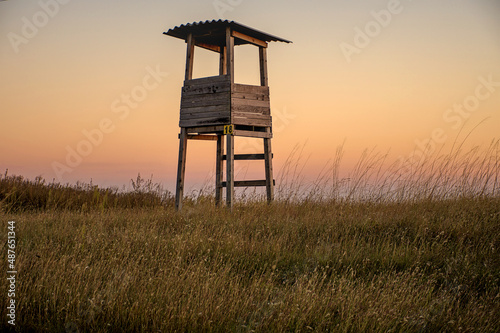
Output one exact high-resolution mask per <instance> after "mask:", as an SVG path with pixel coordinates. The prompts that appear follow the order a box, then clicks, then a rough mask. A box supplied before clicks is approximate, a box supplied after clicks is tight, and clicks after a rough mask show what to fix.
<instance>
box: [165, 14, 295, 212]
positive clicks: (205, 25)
mask: <svg viewBox="0 0 500 333" xmlns="http://www.w3.org/2000/svg"><path fill="white" fill-rule="evenodd" d="M164 34H166V35H169V36H173V37H176V38H180V39H183V40H185V41H186V43H187V55H186V76H185V80H184V86H183V88H182V97H181V108H180V122H179V126H180V128H181V130H180V135H179V139H180V142H179V163H178V170H177V186H176V193H175V205H176V209H177V210H180V209H181V207H182V198H183V192H184V175H185V169H186V149H187V141H188V140H189V139H191V140H213V141H217V162H216V184H215V189H216V193H215V200H216V204H217V205H218V204H220V202H221V199H222V189H223V188H224V187H226V191H227V192H226V202H227V206H228V207H229V208H232V206H233V201H234V200H233V199H234V187H248V186H266V192H267V200H268V201H272V200H273V197H274V180H273V167H272V150H271V138H272V118H271V107H270V103H269V86H268V75H267V53H266V51H267V45H268V42H272V41H280V42H285V43H290V41H288V40H285V39H282V38H279V37H276V36H273V35H270V34H267V33H264V32H261V31H258V30H255V29H252V28H249V27H247V26H244V25H242V24H239V23H236V22H234V21H227V20H226V21H222V20H218V21H215V20H214V21H205V22H197V23H196V22H195V23H192V24H186V25H181V26H178V27H175V28H173V29H170V30H169V31H168V32H164ZM244 44H251V45H255V46H257V47H259V60H260V86H254V85H244V84H236V83H234V46H235V45H244ZM195 46H198V47H201V48H204V49H207V50H211V51H214V52H217V53H219V54H220V63H219V75H218V76H212V77H206V78H199V79H193V63H194V62H193V60H194V50H195ZM235 136H243V137H251V138H260V139H263V143H264V154H239V155H235V154H234V137H235ZM224 137H225V138H226V145H227V146H226V154H224ZM224 160H225V161H226V181H223V173H224V170H223V161H224ZM235 160H265V173H266V179H265V180H251V181H248V180H247V181H234V161H235Z"/></svg>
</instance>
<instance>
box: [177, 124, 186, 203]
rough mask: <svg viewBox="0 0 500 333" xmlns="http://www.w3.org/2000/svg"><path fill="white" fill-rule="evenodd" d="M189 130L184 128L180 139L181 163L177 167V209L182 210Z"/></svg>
mask: <svg viewBox="0 0 500 333" xmlns="http://www.w3.org/2000/svg"><path fill="white" fill-rule="evenodd" d="M186 154H187V130H186V129H185V128H184V127H182V128H181V135H180V138H179V162H178V165H177V185H176V189H175V209H176V210H177V211H179V210H181V209H182V198H183V196H184V175H185V174H186Z"/></svg>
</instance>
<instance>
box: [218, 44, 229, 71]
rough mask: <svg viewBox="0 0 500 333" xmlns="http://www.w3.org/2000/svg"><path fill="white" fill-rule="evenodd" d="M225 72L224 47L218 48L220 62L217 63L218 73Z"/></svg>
mask: <svg viewBox="0 0 500 333" xmlns="http://www.w3.org/2000/svg"><path fill="white" fill-rule="evenodd" d="M226 74H227V65H226V47H225V46H224V47H221V48H220V64H219V75H226Z"/></svg>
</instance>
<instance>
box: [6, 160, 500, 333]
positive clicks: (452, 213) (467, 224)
mask: <svg viewBox="0 0 500 333" xmlns="http://www.w3.org/2000/svg"><path fill="white" fill-rule="evenodd" d="M487 156H488V161H490V162H491V161H493V162H492V163H494V164H493V166H492V164H491V163H489V164H488V163H486V164H485V162H484V161H485V160H484V159H482V160H481V159H479V160H477V159H472V160H470V161H472V162H469V163H464V161H467V160H465V159H463V158H462V159H459V160H457V162H460V163H461V165H462V167H463V168H465V170H469V172H467V173H465V172H463V170H462V171H460V170H461V169H460V170H458V169H457V167H456V165H455V164H448V167H446V168H445V167H442V166H440V167H438V164H432V166H433V167H436V168H439V170H441V171H442V173H441V175H440V177H436V170H437V169H436V170H434V171H433V172H431V173H429V174H428V176H427V178H425V177H424V176H423V175H424V173H415V172H413V173H411V176H412V177H414V176H417V178H418V181H419V182H418V183H417V182H415V183H412V182H411V181H414V180H410V179H409V178H405V179H403V180H402V182H398V183H397V184H396V181H394V182H393V181H390V177H387V175H385V176H383V177H382V176H380V177H379V178H376V179H381V180H383V183H382V184H378V185H377V182H376V179H375V185H376V186H375V187H373V186H368V185H366V184H368V182H367V181H366V182H365V180H364V178H363V177H364V176H365V175H367V172H365V173H361V174H360V175H358V177H357V178H356V179H355V181H354V182H351V183H349V184H346V188H344V189H343V190H339V189H338V188H335V189H334V190H335V191H336V192H332V191H333V190H332V188H331V187H330V188H329V189H326V188H324V187H323V188H321V189H319V188H318V187H317V183H316V184H312V185H311V187H310V191H311V192H310V195H305V196H302V197H301V198H300V199H298V197H297V196H296V195H295V194H294V195H288V196H283V195H281V196H280V197H279V198H278V200H276V201H275V202H274V203H273V204H272V205H267V204H265V203H263V202H261V201H260V200H257V199H255V200H252V199H247V200H241V201H240V202H239V203H238V204H237V205H236V207H235V209H234V211H233V212H229V211H228V210H226V209H224V208H216V207H214V204H213V197H210V196H203V195H198V196H196V197H192V198H188V199H187V200H186V202H185V207H184V208H185V209H183V211H182V212H180V213H177V212H175V210H174V208H173V202H172V197H171V195H170V194H168V193H165V192H164V191H161V189H160V188H157V187H155V186H153V185H152V184H151V182H147V181H146V182H144V181H142V180H140V179H138V180H137V181H135V182H134V184H133V186H134V190H133V191H130V192H127V193H120V192H119V191H116V190H111V189H99V188H98V187H96V186H93V185H77V186H61V185H58V184H45V183H44V181H43V180H41V179H37V180H34V181H29V180H25V179H22V178H21V177H15V176H9V175H7V174H6V175H4V176H2V177H1V179H0V203H1V206H0V220H1V221H2V226H3V229H4V231H3V232H2V237H3V238H2V242H3V243H4V246H3V251H4V252H3V253H5V256H6V253H7V245H6V238H7V237H6V235H7V221H10V220H14V221H16V240H17V246H16V256H17V257H16V269H17V271H18V275H17V282H16V305H17V308H16V328H17V330H18V331H33V332H86V331H93V332H101V331H102V332H109V331H138V332H140V331H144V332H190V331H216V332H225V331H235V332H252V331H256V332H269V331H276V332H284V331H286V332H295V331H300V332H309V331H318V332H328V331H329V332H437V331H444V332H498V331H499V329H500V319H499V318H500V256H499V253H498V249H499V248H500V195H499V192H498V190H499V188H498V185H499V183H498V182H499V177H498V176H499V167H498V166H499V159H498V154H497V155H492V154H491V152H488V155H487ZM380 160H381V159H379V158H365V160H364V161H365V162H363V163H365V164H363V163H360V165H359V170H362V169H363V168H364V169H365V170H372V169H373V168H372V167H373V165H374V164H376V161H380ZM446 161H447V162H449V159H446ZM366 163H368V164H370V165H371V167H370V168H372V169H369V168H368V167H366ZM470 163H479V165H482V166H483V167H482V169H480V170H479V171H477V172H476V173H475V171H474V172H473V170H476V169H473V168H471V164H470ZM481 163H482V164H481ZM495 163H496V164H495ZM485 165H487V166H485ZM447 168H449V169H447ZM428 170H429V169H428ZM452 172H462V175H465V176H463V177H459V178H458V179H457V180H456V181H455V182H452V181H451V180H450V179H453V177H451V176H450V174H451V173H452ZM447 176H450V177H447ZM464 177H465V180H464ZM291 178H292V181H291V182H290V183H288V184H289V186H292V185H290V184H294V183H293V177H291ZM369 178H370V179H371V180H373V179H374V178H373V177H369ZM396 178H397V177H396ZM319 179H320V181H325V182H324V184H326V183H328V182H327V181H326V180H324V178H321V177H320V178H319ZM388 179H389V180H388ZM397 179H400V178H397ZM478 179H479V180H478ZM400 180H401V179H400ZM443 181H446V182H447V183H446V184H448V185H446V186H448V187H446V186H445V185H443V183H442V182H443ZM281 183H284V182H281ZM389 183H390V184H391V186H390V187H387V184H389ZM362 184H365V185H366V186H362ZM371 184H373V183H371ZM398 184H399V185H398ZM401 184H402V185H401ZM411 184H413V187H412V186H410V185H411ZM460 184H462V185H460ZM464 184H465V185H464ZM467 184H468V185H467ZM285 185H286V183H285ZM401 186H403V188H406V189H408V188H409V187H410V188H412V189H413V190H416V191H414V192H413V194H411V195H410V194H409V192H404V190H401ZM349 189H350V191H349ZM389 189H394V191H392V190H389ZM285 190H286V189H284V188H283V187H282V188H278V193H280V191H281V193H285V192H286V191H285ZM288 190H290V188H288ZM292 190H293V188H292ZM335 193H347V196H346V195H344V196H342V195H340V194H337V195H335ZM363 193H364V194H363ZM382 193H385V194H386V196H385V197H384V195H381V194H382ZM370 198H371V200H370ZM3 267H5V266H3ZM2 286H3V287H2V290H3V291H2V292H3V293H4V294H7V282H6V279H5V278H4V279H2ZM1 299H2V318H3V319H2V320H1V323H0V330H6V329H8V328H9V326H10V325H9V324H8V323H7V320H8V319H7V316H6V314H7V312H6V311H7V297H4V296H2V298H1Z"/></svg>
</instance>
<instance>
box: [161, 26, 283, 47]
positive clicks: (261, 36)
mask: <svg viewBox="0 0 500 333" xmlns="http://www.w3.org/2000/svg"><path fill="white" fill-rule="evenodd" d="M227 27H231V29H232V30H233V31H236V32H239V33H242V34H244V35H246V36H250V37H252V38H255V39H258V40H260V41H263V42H284V43H291V41H289V40H286V39H283V38H280V37H276V36H273V35H271V34H268V33H265V32H262V31H259V30H256V29H253V28H250V27H247V26H246V25H243V24H240V23H238V22H235V21H228V20H224V21H223V20H217V21H216V20H212V21H205V22H203V21H200V22H194V23H187V24H182V25H180V26H177V27H175V28H172V29H170V30H168V31H167V32H164V34H165V35H169V36H172V37H176V38H180V39H183V40H187V38H188V35H189V34H190V33H192V34H193V37H194V38H195V40H196V41H197V42H200V43H204V44H208V45H214V46H224V45H225V44H226V28H227ZM234 43H235V45H242V44H251V42H249V41H248V40H244V39H240V38H235V41H234Z"/></svg>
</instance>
